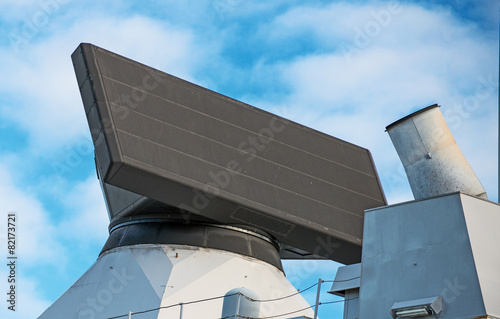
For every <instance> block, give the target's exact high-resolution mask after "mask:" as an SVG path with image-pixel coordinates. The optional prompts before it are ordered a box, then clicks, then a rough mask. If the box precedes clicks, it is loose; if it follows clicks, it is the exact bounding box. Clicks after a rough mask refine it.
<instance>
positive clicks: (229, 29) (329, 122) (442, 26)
mask: <svg viewBox="0 0 500 319" xmlns="http://www.w3.org/2000/svg"><path fill="white" fill-rule="evenodd" d="M499 6H500V1H498V0H482V1H475V0H450V1H440V0H426V1H399V2H398V1H396V2H384V1H366V0H359V1H326V0H324V1H322V0H310V1H298V0H286V1H285V0H273V1H243V0H211V1H196V2H195V1H180V0H178V1H173V0H163V1H160V0H157V1H154V0H150V1H124V0H111V1H106V2H104V1H70V0H43V1H38V0H18V1H6V0H0V31H1V33H0V35H1V36H0V136H1V139H0V141H1V142H0V203H1V206H0V216H1V219H0V245H1V246H0V251H1V254H0V258H1V261H0V263H1V264H5V263H6V260H7V255H6V250H7V248H6V246H7V244H6V237H7V236H6V228H7V214H8V213H9V212H15V213H16V214H17V217H18V221H19V222H18V230H17V236H18V249H17V255H18V258H19V259H18V263H19V265H18V269H17V270H18V282H19V285H18V304H17V311H16V312H15V313H12V312H10V311H8V310H7V303H6V302H3V301H2V302H0V317H2V318H13V319H28V318H36V317H37V316H38V315H39V314H41V313H42V312H43V311H44V310H45V309H46V308H47V307H48V306H49V305H50V304H51V303H52V302H54V301H55V299H57V297H58V296H60V295H61V294H62V293H63V292H64V291H65V290H66V289H67V288H68V287H69V286H70V285H71V284H72V283H73V282H75V281H76V279H78V278H79V277H80V276H81V275H82V274H83V273H84V272H85V270H87V269H88V268H89V267H90V266H91V265H92V263H93V262H94V261H95V259H96V257H97V254H98V253H99V251H100V249H101V248H102V245H103V243H104V242H105V240H106V238H107V225H108V220H107V214H106V211H105V206H104V202H103V199H102V195H101V190H100V188H99V184H98V180H97V178H96V173H95V168H94V161H93V146H92V143H91V140H90V134H89V131H88V126H87V122H86V118H85V114H84V110H83V106H82V102H81V99H80V94H79V92H78V88H77V84H76V79H75V76H74V71H73V67H72V63H71V59H70V55H71V53H72V52H73V51H74V50H75V49H76V47H77V46H78V44H79V43H80V42H90V43H93V44H95V45H98V46H101V47H103V48H106V49H108V50H111V51H114V52H117V53H119V54H121V55H124V56H127V57H129V58H132V59H134V60H137V61H140V62H142V63H144V64H147V65H150V66H153V67H155V68H157V69H160V70H162V71H165V72H167V73H170V74H172V75H175V76H178V77H181V78H184V79H186V80H189V81H192V82H194V83H197V84H199V85H202V86H205V87H207V88H209V89H212V90H215V91H217V92H220V93H222V94H225V95H228V96H230V97H233V98H236V99H238V100H241V101H244V102H246V103H249V104H251V105H254V106H257V107H260V108H263V109H265V110H268V111H271V112H273V113H276V114H278V115H281V116H283V117H286V118H288V119H291V120H294V121H296V122H299V123H301V124H304V125H307V126H310V127H312V128H315V129H317V130H320V131H323V132H325V133H328V134H330V135H333V136H335V137H338V138H341V139H344V140H347V141H349V142H352V143H355V144H358V145H360V146H363V147H366V148H368V149H369V150H370V151H371V152H372V155H373V157H374V160H375V164H376V166H377V169H378V172H379V175H380V177H381V181H382V185H383V188H384V190H385V193H386V196H387V199H388V201H389V202H390V203H397V202H401V201H405V200H411V199H412V198H413V197H412V195H411V191H410V188H409V186H408V182H407V180H406V177H405V175H404V172H403V168H402V166H401V164H400V162H399V159H398V157H397V154H396V152H395V150H394V149H393V147H392V144H391V142H390V139H389V137H388V135H387V133H385V132H384V129H385V126H387V125H388V124H390V123H392V122H393V121H395V120H397V119H399V118H401V117H403V116H405V115H407V114H409V113H411V112H413V111H415V110H418V109H420V108H422V107H425V106H428V105H431V104H434V103H438V104H440V105H441V106H442V107H441V110H442V112H443V114H444V115H445V118H446V120H447V121H448V123H449V126H450V129H451V131H452V133H453V134H454V136H455V139H456V141H457V143H458V145H459V146H460V148H461V149H462V151H463V153H464V154H465V156H466V158H467V159H468V161H469V163H470V164H471V166H472V167H473V169H474V170H475V171H476V174H477V175H478V177H479V179H480V181H481V182H482V184H483V186H484V187H485V188H486V190H487V192H488V194H489V197H490V199H491V200H493V201H496V200H497V143H498V134H497V132H498V126H497V121H498V112H497V109H498V56H499V55H498V46H499V41H498V17H499ZM285 265H286V270H287V273H288V276H289V278H291V279H293V280H292V283H293V284H294V285H295V286H296V288H304V287H307V286H309V285H311V284H313V283H315V282H317V280H318V278H319V277H321V278H323V279H326V280H332V279H333V278H334V275H335V272H336V268H337V266H338V265H337V264H336V263H334V262H329V261H327V262H318V261H306V262H286V264H285ZM7 270H8V269H7V267H6V266H3V267H0V291H1V292H2V293H4V292H5V293H6V292H7V276H8V275H7ZM326 285H327V286H329V285H330V284H326ZM314 294H315V291H308V293H307V294H306V295H307V296H306V297H307V298H308V300H309V301H310V302H314ZM4 296H5V295H4ZM2 300H3V299H2ZM332 300H336V299H335V297H334V296H329V295H327V294H326V293H323V294H322V301H332ZM341 309H342V304H334V305H324V306H322V307H321V308H320V315H321V314H323V317H322V318H341V313H342V311H341Z"/></svg>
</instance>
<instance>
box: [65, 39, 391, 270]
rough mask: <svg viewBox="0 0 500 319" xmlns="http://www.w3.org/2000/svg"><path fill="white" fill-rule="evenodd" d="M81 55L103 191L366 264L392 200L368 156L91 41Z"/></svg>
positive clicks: (76, 57)
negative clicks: (376, 211) (366, 227)
mask: <svg viewBox="0 0 500 319" xmlns="http://www.w3.org/2000/svg"><path fill="white" fill-rule="evenodd" d="M72 58H73V61H74V64H75V72H76V74H77V80H78V84H79V87H80V91H81V94H82V100H83V103H84V107H85V110H86V114H87V118H88V121H89V127H90V130H91V133H92V138H93V140H94V145H95V149H96V162H97V166H98V170H99V173H100V176H101V179H102V182H103V183H106V184H110V185H113V186H116V187H118V188H122V189H125V190H127V191H130V192H133V193H136V194H140V195H142V196H145V197H147V198H151V199H154V200H156V201H160V202H162V203H165V204H167V205H169V206H173V207H177V208H179V209H181V210H182V211H184V212H185V214H184V215H183V216H184V217H186V216H189V215H190V214H194V215H196V216H204V217H206V218H210V219H212V220H215V221H217V222H220V223H232V224H235V223H236V224H243V225H247V226H251V227H257V228H259V229H262V230H265V231H267V232H269V233H270V234H272V235H273V236H275V237H276V238H277V239H278V240H279V241H281V242H282V243H284V244H285V246H286V247H290V250H289V251H288V252H290V251H294V249H296V250H295V251H298V252H300V251H306V252H308V253H309V254H315V255H319V256H322V257H326V258H330V259H334V260H337V261H339V262H343V263H355V262H359V261H360V256H361V241H362V230H363V216H364V210H365V209H368V208H373V207H379V206H383V205H385V204H386V201H385V198H384V195H383V191H382V188H381V185H380V182H379V179H378V177H377V173H376V171H375V168H374V165H373V161H372V158H371V155H370V153H369V151H368V150H366V149H364V148H361V147H358V146H356V145H353V144H351V143H348V142H345V141H342V140H339V139H337V138H334V137H331V136H329V135H326V134H323V133H321V132H318V131H315V130H313V129H310V128H307V127H305V126H302V125H299V124H297V123H294V122H291V121H288V120H286V119H284V118H282V117H279V116H276V115H273V114H270V113H268V112H265V111H263V110H260V109H257V108H255V107H252V106H250V105H247V104H244V103H242V102H239V101H236V100H233V99H231V98H228V97H226V96H223V95H221V94H218V93H215V92H213V91H210V90H207V89H205V88H202V87H200V86H197V85H195V84H192V83H189V82H186V81H184V80H181V79H179V78H176V77H174V76H171V75H169V74H166V73H162V72H160V71H158V70H155V69H153V68H150V67H148V66H145V65H142V64H139V63H137V62H134V61H132V60H129V59H126V58H124V57H121V56H119V55H117V54H114V53H112V52H109V51H106V50H104V49H101V48H98V47H96V46H93V45H90V44H81V45H80V46H79V47H78V49H77V50H76V51H75V53H73V56H72ZM123 205H124V204H123V203H122V205H121V206H123ZM123 214H124V212H123V211H122V212H121V215H120V216H118V213H116V214H115V212H110V215H111V219H112V220H113V219H116V218H117V217H126V216H123ZM127 214H128V215H134V212H126V213H125V215H127ZM292 255H293V254H292ZM297 256H299V255H297Z"/></svg>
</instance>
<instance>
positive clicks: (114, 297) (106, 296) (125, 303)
mask: <svg viewBox="0 0 500 319" xmlns="http://www.w3.org/2000/svg"><path fill="white" fill-rule="evenodd" d="M242 287H243V288H245V289H249V290H251V291H253V292H254V293H255V294H256V295H257V296H259V298H260V300H269V299H276V298H279V297H285V296H289V295H292V294H295V293H296V290H295V288H294V287H293V286H292V285H291V284H290V282H289V281H288V280H287V279H286V278H285V276H284V274H283V272H282V271H280V270H279V269H277V268H276V267H274V266H272V265H270V264H268V263H265V262H262V261H260V260H257V259H254V258H251V257H245V256H242V255H239V254H235V253H230V252H226V251H221V250H214V249H207V248H199V247H192V246H180V245H135V246H126V247H119V248H115V249H113V250H110V251H108V252H106V253H104V254H103V255H102V256H101V257H100V258H99V259H98V260H97V261H96V263H95V264H94V265H93V266H92V267H91V268H90V269H89V270H88V271H87V272H86V273H85V274H84V275H83V276H82V277H81V278H80V279H79V280H78V281H77V282H76V283H75V284H74V285H73V286H72V287H70V288H69V289H68V290H67V291H66V292H65V293H64V294H63V295H62V296H61V297H60V298H59V299H58V300H57V301H56V302H55V303H54V304H53V305H52V306H51V307H50V308H48V309H47V310H46V311H45V312H44V313H43V314H42V315H41V316H40V317H39V319H58V318H60V319H94V318H99V319H107V318H113V317H116V316H123V317H120V318H125V319H126V318H127V317H128V315H129V312H132V316H131V317H132V319H146V318H147V319H151V318H161V319H167V318H169V319H170V318H182V319H194V318H196V319H199V318H204V319H212V318H213V319H216V318H221V316H222V306H223V301H224V298H223V296H224V295H225V294H226V293H227V292H228V291H230V290H232V289H235V288H242ZM217 297H221V298H217ZM212 298H214V299H212ZM201 300H204V301H201ZM197 301H199V302H197ZM255 302H257V301H255ZM181 303H182V317H180V316H181V306H180V304H181ZM259 306H260V317H270V316H278V315H279V314H284V313H289V312H292V311H294V310H299V309H303V308H306V307H308V306H309V305H308V303H307V302H306V301H305V300H304V299H303V298H302V296H300V295H299V294H297V295H295V296H292V297H290V298H285V299H282V300H276V301H267V302H259ZM160 307H161V308H162V309H158V308H160ZM151 309H157V310H154V311H148V310H151ZM297 316H308V317H312V316H313V311H312V310H311V309H308V310H306V311H301V312H298V313H295V314H292V315H289V316H285V317H280V318H289V317H297Z"/></svg>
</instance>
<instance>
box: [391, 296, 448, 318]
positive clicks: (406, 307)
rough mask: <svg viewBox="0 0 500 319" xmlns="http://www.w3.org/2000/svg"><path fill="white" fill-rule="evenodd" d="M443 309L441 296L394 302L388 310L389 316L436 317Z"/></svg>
mask: <svg viewBox="0 0 500 319" xmlns="http://www.w3.org/2000/svg"><path fill="white" fill-rule="evenodd" d="M442 310H443V298H442V297H441V296H438V297H429V298H422V299H414V300H407V301H397V302H395V303H394V304H393V305H392V307H391V310H390V313H391V316H392V317H393V318H394V319H397V318H418V317H424V316H431V315H432V316H434V317H437V316H438V315H439V313H441V311H442Z"/></svg>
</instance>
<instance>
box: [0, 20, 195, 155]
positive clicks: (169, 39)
mask: <svg viewBox="0 0 500 319" xmlns="http://www.w3.org/2000/svg"><path fill="white" fill-rule="evenodd" d="M80 42H91V43H93V44H96V45H99V46H102V47H104V48H106V49H109V50H111V51H115V52H117V53H120V54H122V55H125V56H127V57H130V58H132V59H136V60H139V61H141V62H142V63H145V64H149V65H151V66H153V67H157V68H159V69H162V70H165V71H167V72H170V73H173V74H175V75H177V76H181V77H183V78H186V79H188V80H190V79H192V76H191V73H192V70H193V68H195V66H196V65H197V63H198V62H197V61H198V60H199V56H200V55H201V53H200V52H202V51H200V50H199V48H197V47H196V44H195V39H194V36H193V35H192V33H191V32H189V31H185V30H179V29H176V28H173V27H171V26H169V25H168V24H166V23H163V22H158V21H155V20H153V19H150V18H146V17H140V16H137V17H130V18H124V19H121V18H118V17H115V18H109V17H107V18H99V17H97V18H94V19H86V20H77V21H76V23H75V24H74V25H73V26H71V27H66V31H65V32H64V33H62V32H58V33H55V34H54V35H53V36H51V37H49V38H46V39H43V41H42V40H37V39H32V40H29V39H26V43H25V44H22V45H20V46H19V48H20V49H21V50H20V52H15V51H14V50H13V49H12V48H11V47H8V48H4V49H3V50H1V51H0V59H2V60H3V61H9V63H6V64H5V65H4V67H3V69H4V70H3V72H4V74H5V75H4V76H2V78H1V79H0V85H1V87H2V91H3V92H5V94H6V95H8V96H9V97H11V98H12V100H11V101H15V102H10V105H2V109H1V112H2V113H3V114H4V117H6V118H9V119H10V120H12V121H14V122H16V123H18V124H19V125H20V126H21V127H22V128H23V129H24V130H26V131H28V133H29V136H30V141H31V143H30V146H31V147H32V148H33V149H34V151H35V152H36V150H51V149H54V148H58V147H61V146H63V145H68V144H70V143H74V142H76V141H78V140H80V139H82V137H86V135H87V134H88V133H87V131H88V128H87V124H86V118H85V114H84V111H83V106H82V102H81V99H80V94H79V92H78V87H77V85H76V79H75V75H74V71H73V66H72V63H71V58H70V56H71V53H72V52H73V51H74V50H75V49H76V47H77V46H78V44H79V43H80Z"/></svg>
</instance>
